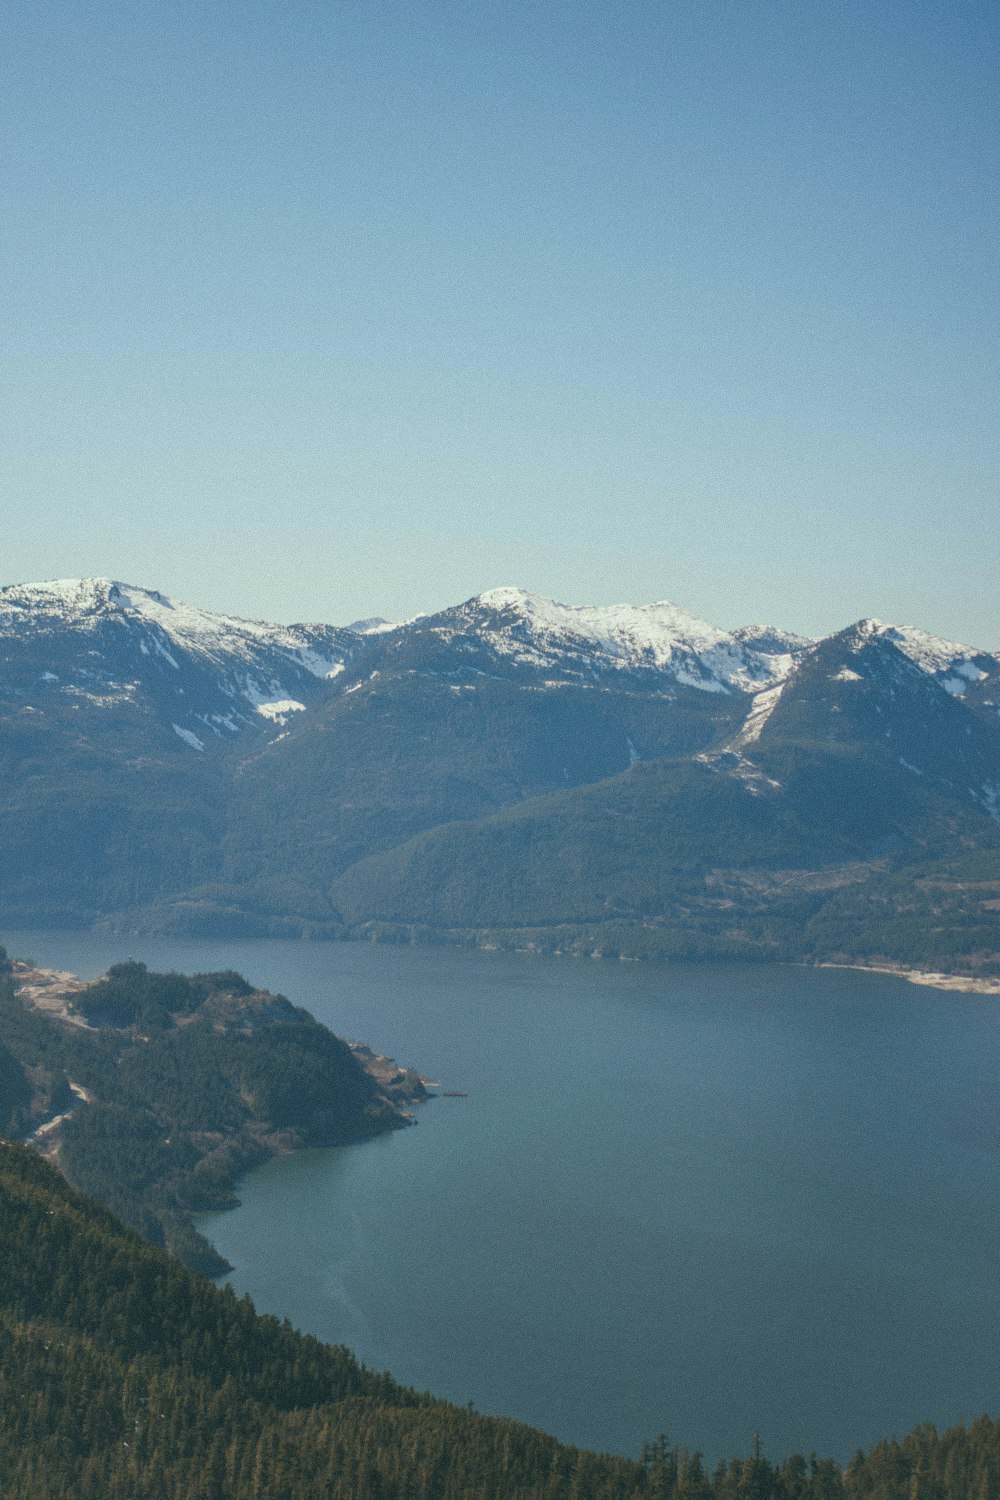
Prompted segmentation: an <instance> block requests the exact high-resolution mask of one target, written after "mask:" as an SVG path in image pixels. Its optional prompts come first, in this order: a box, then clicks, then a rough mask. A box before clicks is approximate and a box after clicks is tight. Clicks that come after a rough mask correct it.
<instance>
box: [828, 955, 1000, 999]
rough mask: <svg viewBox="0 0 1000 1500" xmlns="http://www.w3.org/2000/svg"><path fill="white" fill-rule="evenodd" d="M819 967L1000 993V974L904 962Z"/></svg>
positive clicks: (974, 992)
mask: <svg viewBox="0 0 1000 1500" xmlns="http://www.w3.org/2000/svg"><path fill="white" fill-rule="evenodd" d="M816 968H817V969H859V970H861V971H862V972H863V973H867V974H892V975H893V976H894V977H895V978H896V979H905V980H906V981H907V983H908V984H923V985H929V986H930V987H931V988H932V989H935V990H952V991H959V992H961V993H963V994H969V995H1000V976H997V975H983V976H977V975H975V974H939V973H937V972H935V971H933V970H930V969H907V968H905V967H904V965H903V964H835V963H818V964H816Z"/></svg>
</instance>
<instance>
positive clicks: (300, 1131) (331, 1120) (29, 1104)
mask: <svg viewBox="0 0 1000 1500" xmlns="http://www.w3.org/2000/svg"><path fill="white" fill-rule="evenodd" d="M424 1097H426V1093H425V1089H424V1086H423V1083H422V1081H421V1079H420V1078H419V1077H418V1076H417V1074H415V1073H414V1072H412V1070H409V1069H404V1068H399V1067H396V1066H394V1065H393V1064H392V1063H391V1062H390V1061H389V1060H388V1059H385V1058H379V1057H377V1056H376V1055H375V1054H372V1053H371V1052H370V1051H369V1050H368V1049H367V1048H361V1047H358V1048H352V1047H351V1046H350V1045H349V1044H348V1043H347V1042H345V1041H342V1040H341V1039H340V1038H339V1037H336V1036H334V1035H333V1033H332V1032H330V1031H328V1030H327V1028H326V1027H325V1026H321V1025H320V1023H319V1022H318V1021H316V1020H315V1019H314V1018H313V1017H312V1016H311V1015H309V1013H308V1012H307V1011H305V1010H301V1009H299V1008H297V1007H295V1006H293V1005H292V1004H291V1003H290V1002H289V1001H288V1000H286V999H285V998H284V997H283V996H280V995H271V994H268V993H267V992H266V991H262V990H257V989H255V988H254V987H253V986H252V985H251V984H250V983H248V981H247V980H245V979H244V978H243V977H242V976H241V975H239V974H235V973H232V972H223V973H216V974H196V975H194V976H192V977H190V978H189V977H186V976H184V975H182V974H154V973H150V972H149V971H148V970H147V968H146V966H145V965H144V964H141V963H135V962H128V963H121V964H116V965H115V966H114V967H113V968H111V969H110V970H109V971H108V973H107V974H106V975H105V976H104V977H103V978H101V979H99V980H97V981H95V982H94V983H93V984H83V983H82V982H81V981H79V980H75V979H74V978H73V976H71V975H60V974H54V973H52V972H51V971H46V970H39V969H36V968H34V967H33V966H31V965H29V964H25V963H19V962H15V961H12V960H11V959H10V958H9V957H8V955H7V954H6V952H5V951H4V950H3V949H0V1134H3V1135H6V1136H13V1137H25V1136H28V1135H31V1136H32V1137H33V1139H34V1140H35V1142H36V1144H37V1145H38V1146H39V1147H40V1148H41V1149H42V1150H43V1151H44V1152H45V1153H46V1154H47V1155H50V1156H51V1157H52V1158H53V1160H54V1161H55V1162H56V1163H57V1165H58V1166H59V1167H60V1168H61V1170H62V1171H63V1172H64V1173H65V1175H66V1176H67V1177H68V1178H69V1180H70V1181H71V1182H72V1183H74V1184H75V1185H76V1186H77V1187H78V1188H81V1189H82V1190H83V1191H85V1192H87V1193H89V1194H91V1195H92V1196H93V1197H95V1198H97V1199H98V1200H99V1201H100V1202H101V1203H103V1204H105V1205H106V1206H107V1207H108V1208H110V1209H112V1210H113V1211H114V1212H115V1213H116V1214H117V1215H118V1216H119V1217H120V1218H121V1219H123V1220H124V1221H125V1223H126V1224H129V1225H130V1226H131V1227H132V1228H133V1229H136V1230H137V1231H138V1232H139V1233H140V1234H142V1235H143V1236H144V1237H145V1238H146V1239H148V1240H150V1241H151V1242H152V1243H154V1244H161V1245H165V1246H166V1247H167V1248H168V1249H170V1250H171V1251H173V1252H174V1253H175V1254H176V1255H178V1256H179V1257H180V1258H181V1259H182V1260H184V1261H185V1262H186V1263H187V1264H188V1265H190V1266H194V1267H196V1268H197V1269H199V1270H202V1271H205V1272H207V1273H209V1274H213V1275H214V1274H219V1273H220V1272H223V1271H226V1270H228V1269H230V1267H229V1266H228V1263H227V1262H226V1261H224V1260H223V1259H222V1258H221V1257H220V1256H219V1255H218V1254H217V1253H216V1251H215V1250H214V1249H213V1248H212V1246H211V1245H209V1244H208V1242H207V1241H206V1240H205V1239H204V1237H203V1236H202V1235H200V1234H199V1233H198V1231H197V1230H196V1229H195V1227H194V1224H193V1222H192V1219H191V1214H192V1213H193V1212H195V1211H198V1210H205V1209H217V1208H225V1207H229V1206H232V1205H233V1204H234V1203H235V1202H236V1199H235V1198H234V1196H233V1187H234V1185H235V1183H236V1181H237V1179H238V1178H239V1177H240V1176H241V1175H242V1174H243V1173H244V1172H246V1171H248V1170H249V1169H250V1168H251V1167H253V1166H255V1165H257V1164H258V1163H259V1162H261V1161H263V1160H265V1159H266V1158H267V1157H268V1156H272V1155H275V1154H277V1153H280V1152H285V1151H291V1150H295V1149H296V1148H298V1147H300V1146H307V1145H308V1146H331V1145H341V1144H344V1143H346V1142H348V1141H356V1140H360V1139H363V1138H365V1137H366V1136H371V1135H375V1134H377V1133H379V1132H380V1131H384V1130H394V1129H398V1128H400V1127H401V1126H404V1125H407V1124H410V1123H411V1118H412V1117H411V1116H410V1115H409V1113H408V1112H407V1110H406V1107H405V1106H406V1105H407V1104H408V1103H411V1102H414V1101H417V1100H419V1099H422V1098H424Z"/></svg>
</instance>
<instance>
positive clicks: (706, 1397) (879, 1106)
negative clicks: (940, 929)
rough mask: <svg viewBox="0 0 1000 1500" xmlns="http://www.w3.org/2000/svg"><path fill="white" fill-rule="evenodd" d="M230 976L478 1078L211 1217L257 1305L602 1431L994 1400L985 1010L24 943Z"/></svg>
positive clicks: (845, 988) (820, 974)
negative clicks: (405, 1121) (406, 1121)
mask: <svg viewBox="0 0 1000 1500" xmlns="http://www.w3.org/2000/svg"><path fill="white" fill-rule="evenodd" d="M0 940H2V941H3V942H4V943H5V944H6V946H7V947H8V948H9V949H10V951H11V952H12V953H15V954H18V955H19V956H21V955H30V956H33V957H35V958H36V959H37V961H38V962H39V963H42V964H47V965H51V966H55V967H64V968H71V969H74V970H76V971H77V972H80V973H83V974H87V975H93V974H96V973H98V972H100V971H101V970H103V969H104V968H105V967H106V966H107V964H108V963H110V962H114V961H116V960H118V959H120V958H122V957H124V956H125V955H126V952H131V953H132V955H133V956H134V957H136V958H140V959H142V960H144V961H145V962H147V963H148V964H150V966H151V967H157V968H178V969H182V970H185V971H191V970H195V969H203V970H204V969H211V968H222V967H232V968H237V969H239V970H241V971H243V972H244V973H246V974H247V975H248V977H250V978H251V979H253V980H254V982H255V983H258V984H261V985H264V986H266V987H267V988H269V989H273V990H276V991H279V992H281V993H284V994H287V995H288V996H289V998H290V999H292V1000H293V1001H295V1002H296V1003H298V1004H303V1005H306V1006H307V1007H308V1008H309V1009H310V1010H311V1011H312V1012H313V1014H314V1015H316V1016H317V1017H318V1018H319V1019H320V1020H321V1021H324V1022H325V1023H326V1024H327V1025H329V1026H331V1027H332V1028H333V1029H334V1030H335V1031H338V1032H340V1033H341V1034H343V1035H346V1036H350V1037H358V1038H361V1039H363V1040H365V1041H366V1042H369V1043H370V1044H371V1045H372V1046H374V1047H376V1048H377V1049H378V1050H380V1051H384V1052H388V1053H390V1054H391V1055H393V1056H395V1057H397V1058H398V1059H399V1060H400V1061H403V1062H406V1063H408V1064H412V1065H413V1066H415V1067H417V1068H419V1069H420V1070H421V1071H422V1072H424V1073H425V1074H428V1075H429V1076H431V1077H433V1078H435V1079H440V1080H441V1082H442V1085H443V1087H444V1088H445V1089H451V1090H467V1091H468V1097H467V1098H453V1099H447V1098H438V1099H435V1100H432V1101H430V1102H429V1103H428V1104H426V1105H424V1106H422V1107H421V1109H420V1111H419V1116H418V1117H419V1124H418V1126H417V1127H416V1128H415V1129H412V1130H408V1131H403V1132H398V1133H396V1134H394V1135H392V1136H388V1137H383V1138H380V1139H379V1140H376V1141H372V1142H369V1143H366V1144H364V1145H360V1146H353V1147H349V1148H346V1149H343V1150H337V1151H316V1152H308V1153H302V1154H300V1155H297V1156H294V1157H288V1158H284V1159H282V1160H279V1161H275V1162H272V1163H270V1164H269V1165H267V1166H266V1167H264V1168H262V1169H261V1170H260V1171H259V1172H257V1173H255V1174H253V1175H252V1176H251V1177H250V1178H249V1179H248V1180H247V1181H246V1182H245V1183H244V1184H243V1186H242V1189H241V1198H242V1206H241V1207H240V1208H239V1209H237V1210H235V1211H233V1212H231V1213H228V1214H218V1215H212V1216H210V1217H208V1218H206V1219H203V1220H202V1222H201V1227H202V1229H203V1230H204V1232H206V1233H207V1234H208V1235H209V1237H210V1238H211V1239H212V1240H213V1242H214V1243H215V1244H216V1245H217V1247H218V1248H219V1250H220V1251H221V1252H222V1254H224V1255H225V1256H227V1257H228V1259H229V1260H231V1261H232V1262H233V1263H234V1265H235V1267H236V1270H235V1272H234V1274H233V1276H232V1277H231V1278H230V1279H231V1280H232V1282H233V1285H234V1288H235V1289H236V1290H237V1291H238V1292H241V1293H242V1292H244V1291H247V1292H249V1293H250V1295H251V1296H252V1297H253V1299H254V1302H255V1303H256V1305H257V1306H258V1308H260V1309H261V1310H262V1311H271V1312H276V1313H278V1314H279V1315H281V1316H286V1317H288V1318H290V1319H291V1321H292V1322H293V1323H295V1324H296V1325H297V1326H299V1327H301V1328H304V1329H306V1330H307V1331H310V1332H313V1333H316V1334H317V1335H318V1336H320V1337H321V1338H324V1339H328V1340H332V1341H335V1342H342V1343H346V1344H348V1345H349V1346H350V1347H352V1348H353V1349H354V1350H355V1352H356V1353H357V1354H358V1356H359V1357H360V1358H361V1359H362V1360H363V1361H364V1362H365V1363H366V1364H368V1365H370V1366H375V1367H379V1368H383V1367H384V1368H388V1369H390V1370H391V1371H392V1373H393V1374H394V1375H395V1376H397V1377H398V1378H399V1379H401V1380H404V1381H406V1382H408V1383H412V1384H415V1385H417V1386H419V1387H421V1388H426V1389H430V1390H431V1391H433V1392H434V1393H435V1394H438V1395H441V1396H447V1397H448V1398H450V1399H452V1400H455V1401H457V1402H459V1403H462V1404H464V1403H466V1402H468V1401H470V1400H471V1401H473V1402H474V1403H475V1404H476V1406H478V1407H479V1409H480V1410H483V1411H491V1412H498V1413H504V1414H508V1415H512V1416H516V1417H519V1418H522V1419H524V1420H527V1421H530V1422H533V1423H535V1424H537V1425H539V1426H542V1427H545V1428H547V1429H548V1430H550V1431H553V1432H555V1433H556V1434H557V1435H558V1436H559V1437H561V1438H564V1439H566V1440H569V1441H573V1442H579V1443H581V1444H585V1445H587V1446H589V1447H596V1448H605V1449H613V1450H615V1451H618V1452H623V1453H631V1454H636V1453H637V1452H638V1450H639V1448H640V1446H641V1443H642V1441H643V1440H644V1439H645V1438H649V1437H652V1436H654V1435H655V1434H656V1433H658V1432H660V1431H661V1430H665V1431H666V1432H667V1433H668V1434H669V1435H670V1437H671V1438H672V1439H675V1440H677V1441H680V1442H683V1443H686V1444H688V1445H689V1446H691V1447H699V1448H701V1449H703V1450H704V1451H705V1452H706V1453H707V1455H708V1456H709V1458H710V1459H714V1458H716V1457H718V1456H720V1455H722V1454H725V1453H729V1452H737V1451H744V1452H745V1451H747V1450H748V1448H749V1446H750V1444H751V1442H752V1435H753V1433H754V1432H755V1431H757V1430H759V1431H760V1434H761V1438H762V1442H763V1446H764V1450H765V1451H766V1452H767V1453H768V1454H769V1455H771V1456H780V1455H782V1454H784V1453H785V1452H787V1451H790V1450H793V1449H798V1450H805V1451H807V1452H808V1451H809V1450H810V1449H815V1450H816V1451H817V1452H818V1453H820V1454H821V1455H827V1454H831V1455H833V1456H836V1457H839V1458H842V1459H843V1458H846V1457H847V1456H849V1454H850V1452H851V1450H852V1449H853V1448H854V1447H856V1446H867V1445H868V1444H870V1443H871V1442H873V1441H875V1440H876V1439H877V1438H879V1437H882V1436H886V1435H889V1434H890V1433H893V1432H895V1433H899V1434H902V1433H903V1432H904V1431H905V1430H908V1429H909V1428H910V1427H911V1426H913V1425H914V1424H915V1423H917V1422H919V1421H923V1420H934V1421H935V1422H937V1423H938V1424H939V1425H944V1424H947V1423H949V1422H952V1421H954V1420H957V1419H958V1418H959V1417H962V1416H965V1417H972V1416H974V1415H976V1414H977V1413H979V1412H980V1411H983V1410H987V1409H989V1410H992V1411H993V1412H994V1413H996V1412H997V1410H998V1407H997V1391H998V1390H1000V1381H998V1375H1000V1358H998V1339H997V1333H998V1327H1000V1274H998V1273H1000V1264H998V1262H1000V1255H998V1250H997V1228H998V1224H1000V1170H998V1169H1000V1125H998V1117H997V1104H996V1101H997V1082H998V1075H1000V1037H998V1019H1000V1010H998V1002H997V1001H996V1000H995V999H990V998H988V997H978V996H964V995H955V994H940V993H937V992H934V991H928V990H923V989H918V988H916V987H914V986H910V985H907V984H905V983H904V982H903V981H901V980H896V979H893V978H889V977H885V976H880V975H871V974H864V973H855V972H851V971H836V970H806V969H796V968H778V967H774V968H770V967H761V966H753V967H739V966H704V967H702V966H698V967H694V966H676V967H655V968H654V967H643V966H637V965H628V966H625V965H613V964H598V963H585V962H571V961H561V962H560V961H556V960H544V959H537V958H532V957H528V956H522V955H500V954H480V953H465V952H459V951H455V950H445V949H440V950H434V949H425V950H416V949H401V948H376V947H371V948H369V947H365V946H362V945H353V944H352V945H341V944H323V945H318V944H317V945H308V944H296V943H283V942H258V943H250V942H181V941H164V940H148V941H147V940H145V939H142V938H138V937H135V938H128V939H121V938H114V937H107V936H104V935H97V934H83V933H38V932H35V933H31V934H17V933H9V934H6V935H3V936H2V939H0Z"/></svg>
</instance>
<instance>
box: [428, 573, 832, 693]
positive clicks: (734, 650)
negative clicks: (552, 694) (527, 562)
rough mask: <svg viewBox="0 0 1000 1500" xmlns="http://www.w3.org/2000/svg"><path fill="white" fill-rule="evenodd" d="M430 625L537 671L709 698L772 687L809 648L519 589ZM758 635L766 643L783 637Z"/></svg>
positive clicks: (650, 609)
mask: <svg viewBox="0 0 1000 1500" xmlns="http://www.w3.org/2000/svg"><path fill="white" fill-rule="evenodd" d="M429 623H430V624H431V626H432V628H433V629H434V631H435V633H436V634H438V635H439V636H441V637H442V638H444V639H449V638H452V637H454V636H456V635H461V634H470V633H471V634H475V635H476V636H477V637H478V638H479V639H481V640H482V641H484V642H485V643H487V644H488V645H489V646H491V647H492V649H493V650H494V651H495V652H496V653H497V654H498V655H499V656H503V657H507V658H510V659H513V660H515V661H516V662H517V663H519V664H521V665H524V666H529V667H533V668H537V669H539V670H546V671H551V670H553V669H558V668H560V667H562V668H563V669H564V670H565V669H566V668H567V667H575V668H576V672H577V675H584V676H585V675H586V674H587V673H588V672H589V673H590V674H592V675H598V674H604V673H609V672H623V671H628V672H642V673H645V674H648V673H651V672H652V673H657V674H659V675H661V676H663V677H668V678H672V679H673V680H674V681H675V682H677V683H680V684H681V685H683V686H685V687H693V688H698V689H700V690H701V691H703V692H709V693H728V692H731V691H733V690H734V689H736V690H739V691H742V692H748V693H756V692H760V691H761V690H762V689H764V688H765V687H769V686H773V685H774V684H775V683H776V682H781V681H783V680H784V678H785V677H786V676H787V675H788V673H789V672H790V671H791V669H792V667H793V666H794V664H795V660H796V659H797V656H798V655H800V654H801V649H804V647H805V645H806V644H808V643H805V642H804V643H803V645H802V647H801V648H799V647H798V646H797V642H798V638H797V637H786V638H785V639H784V642H783V643H784V644H786V645H787V647H788V649H787V650H784V651H780V652H775V651H774V650H764V649H755V648H754V647H753V646H752V645H749V644H746V643H744V641H742V640H740V639H738V638H737V637H736V636H735V635H734V634H731V633H730V632H728V631H725V630H720V629H719V628H718V626H715V625H711V624H709V622H708V621H707V620H702V619H699V617H698V616H697V615H694V614H691V613H690V611H688V610H686V609H681V608H680V607H679V606H678V605H676V604H671V603H669V602H668V601H661V602H660V603H656V604H643V605H635V604H611V605H604V606H595V605H569V604H558V603H556V602H555V600H552V599H544V598H540V597H539V596H538V595H537V594H528V593H525V592H524V590H522V589H516V588H498V589H490V590H488V591H487V592H486V593H484V594H478V595H476V596H475V598H473V599H469V600H468V601H467V602H466V603H465V604H462V605H459V606H458V607H457V608H456V609H453V610H447V611H445V613H444V614H443V615H439V616H436V617H435V618H434V619H433V620H432V621H431V622H429ZM759 629H760V634H761V637H762V638H763V637H767V638H768V644H770V638H771V637H773V636H775V635H777V634H780V633H778V632H773V631H770V630H769V629H768V628H766V627H759ZM753 631H754V627H750V631H749V632H748V633H749V634H750V635H752V634H753ZM793 643H795V644H794V645H793Z"/></svg>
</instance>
